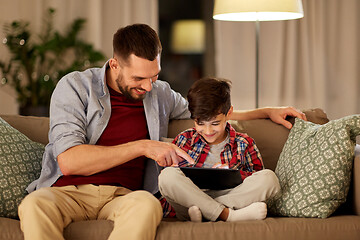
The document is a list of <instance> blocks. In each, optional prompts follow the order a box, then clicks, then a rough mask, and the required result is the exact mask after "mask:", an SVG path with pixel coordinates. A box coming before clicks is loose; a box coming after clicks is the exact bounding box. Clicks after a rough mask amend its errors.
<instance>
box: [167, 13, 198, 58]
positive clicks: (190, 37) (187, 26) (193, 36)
mask: <svg viewBox="0 0 360 240" xmlns="http://www.w3.org/2000/svg"><path fill="white" fill-rule="evenodd" d="M204 49H205V24H204V22H203V21H202V20H178V21H176V22H174V24H173V26H172V33H171V50H172V51H173V52H174V53H181V54H191V53H192V54H196V53H202V52H204Z"/></svg>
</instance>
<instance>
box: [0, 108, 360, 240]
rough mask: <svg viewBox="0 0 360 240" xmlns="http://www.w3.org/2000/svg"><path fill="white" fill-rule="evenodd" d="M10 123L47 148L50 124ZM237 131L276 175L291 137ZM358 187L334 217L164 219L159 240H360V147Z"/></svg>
mask: <svg viewBox="0 0 360 240" xmlns="http://www.w3.org/2000/svg"><path fill="white" fill-rule="evenodd" d="M305 112H306V114H307V117H308V120H310V121H312V122H315V123H319V124H323V123H326V122H327V121H328V119H327V116H326V114H325V113H324V112H323V111H322V110H320V109H314V110H309V111H305ZM0 117H2V118H3V119H4V120H5V121H7V122H8V123H10V124H11V125H12V126H13V127H15V128H16V129H18V130H19V131H21V132H22V133H24V134H25V135H27V136H28V137H29V138H30V139H32V140H33V141H37V142H41V143H47V132H48V128H49V119H48V118H39V117H24V116H2V115H0ZM231 124H232V125H233V126H234V127H235V129H236V130H237V131H240V132H246V133H248V134H249V135H250V136H252V137H253V138H254V139H255V141H256V143H257V145H258V147H259V149H260V152H261V154H262V156H263V159H264V164H265V167H266V168H269V169H272V170H274V169H275V167H276V163H277V160H278V157H279V155H280V152H281V150H282V147H283V145H284V143H285V141H286V139H287V136H288V134H289V131H288V130H287V129H285V128H284V127H282V126H280V125H277V124H275V123H273V122H271V121H270V120H268V119H262V120H252V121H233V122H231ZM189 127H192V121H191V120H174V121H172V122H171V123H170V126H169V134H168V137H175V136H176V134H177V133H179V132H180V131H182V130H184V129H186V128H189ZM353 172H354V174H353V181H352V186H351V190H350V192H349V195H348V200H347V202H346V203H345V204H343V205H342V206H341V207H340V209H339V210H338V211H337V212H336V213H335V214H333V215H332V216H331V217H329V218H326V219H316V218H288V217H273V216H268V217H267V218H266V219H265V220H259V221H241V222H236V223H227V222H204V223H192V222H180V221H176V220H175V219H164V220H163V221H162V222H161V224H160V226H159V227H158V231H157V235H156V239H158V240H162V239H206V240H211V239H276V240H282V239H284V240H289V239H291V240H296V239H302V240H304V239H306V240H315V239H316V240H317V239H328V240H330V239H339V240H343V239H354V240H355V239H360V146H359V145H357V146H356V152H355V159H354V170H353ZM112 227H113V224H112V222H110V221H105V220H94V221H82V222H75V223H71V224H70V225H69V226H68V227H67V228H66V229H65V231H64V236H65V238H66V239H86V240H91V239H94V240H95V239H96V240H101V239H107V237H108V236H109V233H110V231H111V229H112ZM2 239H4V240H5V239H6V240H8V239H23V235H22V232H21V230H20V224H19V221H18V220H14V219H8V218H2V217H0V240H2Z"/></svg>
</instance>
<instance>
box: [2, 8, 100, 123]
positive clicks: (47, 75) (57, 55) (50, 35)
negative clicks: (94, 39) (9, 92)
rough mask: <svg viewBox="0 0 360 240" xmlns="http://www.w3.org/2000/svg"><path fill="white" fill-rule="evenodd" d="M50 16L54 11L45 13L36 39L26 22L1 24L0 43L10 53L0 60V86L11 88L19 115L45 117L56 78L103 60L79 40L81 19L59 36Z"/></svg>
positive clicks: (98, 53)
mask: <svg viewBox="0 0 360 240" xmlns="http://www.w3.org/2000/svg"><path fill="white" fill-rule="evenodd" d="M54 14H55V10H54V9H52V8H50V9H48V10H47V13H46V15H45V19H44V24H43V27H42V31H41V33H40V34H39V35H37V37H36V36H33V35H34V34H32V33H31V31H30V30H29V22H26V21H13V22H11V23H6V24H4V32H5V38H4V39H3V44H5V45H6V46H7V48H8V50H9V52H10V59H9V60H8V61H7V62H4V61H0V70H1V74H2V77H1V84H3V85H5V84H8V85H10V86H12V87H13V88H14V89H15V91H16V93H17V101H18V103H19V106H20V109H19V113H20V114H22V115H45V116H47V115H48V108H49V104H50V97H51V94H52V92H53V90H54V88H55V86H56V84H57V82H58V81H59V80H60V78H61V77H62V76H64V75H65V74H67V73H69V72H72V71H75V70H79V71H81V70H84V69H86V68H89V67H92V66H95V65H96V63H98V62H99V61H102V60H104V58H105V57H104V55H103V54H102V53H101V52H99V51H96V50H94V48H93V46H92V45H91V44H88V43H86V42H85V41H82V40H80V39H79V37H78V35H79V32H80V31H81V30H82V28H83V27H84V24H85V20H84V19H81V18H78V19H75V20H74V21H73V22H72V23H71V24H70V26H69V28H68V30H67V31H66V32H65V33H64V34H61V33H60V32H58V31H56V30H54V29H53V17H54ZM35 38H36V40H37V41H35ZM39 109H40V110H39Z"/></svg>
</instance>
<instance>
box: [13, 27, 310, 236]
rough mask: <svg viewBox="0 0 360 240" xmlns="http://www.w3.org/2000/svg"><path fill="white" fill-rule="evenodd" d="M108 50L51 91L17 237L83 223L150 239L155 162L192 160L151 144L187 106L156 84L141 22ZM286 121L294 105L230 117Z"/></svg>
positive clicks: (156, 62) (153, 44) (154, 61)
mask: <svg viewBox="0 0 360 240" xmlns="http://www.w3.org/2000/svg"><path fill="white" fill-rule="evenodd" d="M113 48H114V53H113V58H111V59H109V60H108V61H107V62H106V63H105V65H104V66H103V67H102V68H92V69H88V70H86V71H84V72H73V73H70V74H68V75H66V76H65V77H63V78H62V79H61V80H60V81H59V83H58V84H57V87H56V89H55V90H54V93H53V95H52V100H51V106H50V131H49V144H48V145H47V146H46V150H45V154H44V157H43V163H42V171H41V175H40V178H39V179H38V180H36V181H34V182H33V183H31V184H30V185H29V187H28V188H27V190H28V191H29V192H30V194H29V195H27V197H26V198H25V199H24V200H23V202H22V203H21V205H20V206H19V216H20V220H21V229H22V231H23V232H24V236H25V239H37V240H41V239H63V229H64V228H65V227H66V226H67V225H68V224H69V223H71V222H72V221H80V220H90V219H109V220H113V221H114V229H113V231H112V233H111V235H110V237H109V239H120V238H121V239H154V238H155V234H156V228H157V226H158V224H159V223H160V221H161V218H162V209H161V205H160V203H159V201H158V200H157V199H156V198H155V197H154V196H153V195H152V194H155V193H156V192H157V175H158V173H159V167H158V165H160V166H169V165H172V164H177V163H178V162H179V161H181V159H180V157H182V158H185V159H187V160H188V161H189V162H191V161H192V159H191V158H190V157H189V156H188V155H187V154H186V153H185V152H183V151H182V150H181V149H179V148H177V147H176V146H175V145H173V144H170V143H163V142H159V141H158V140H159V139H160V137H165V136H166V135H167V129H168V121H169V119H176V118H177V119H184V118H189V117H190V114H189V112H188V110H187V101H186V100H185V99H184V98H183V97H182V96H181V95H180V94H179V93H176V92H174V91H173V90H172V89H171V88H170V86H169V85H168V84H167V83H166V82H163V81H160V80H157V78H158V75H159V72H160V69H161V68H160V54H161V49H162V48H161V43H160V40H159V38H158V36H157V34H156V32H155V31H154V30H153V29H152V28H150V27H149V26H147V25H144V24H135V25H131V26H127V27H125V28H121V29H119V30H118V31H117V32H116V33H115V35H114V40H113ZM287 115H292V116H296V117H300V118H304V115H303V114H302V113H301V112H298V111H297V110H296V109H294V108H263V109H257V110H252V111H246V112H235V113H234V114H233V116H232V118H233V119H255V118H268V117H270V118H271V119H272V120H273V121H275V122H277V123H280V124H283V125H285V126H287V127H289V128H290V127H291V124H290V123H289V122H287V121H285V120H284V119H285V117H286V116H287ZM156 163H157V164H156ZM141 189H145V190H147V191H144V190H141ZM34 190H36V191H34ZM129 229H131V231H128V230H129Z"/></svg>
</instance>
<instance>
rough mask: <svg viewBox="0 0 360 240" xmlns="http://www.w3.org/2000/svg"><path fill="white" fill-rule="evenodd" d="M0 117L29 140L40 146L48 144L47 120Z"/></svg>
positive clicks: (26, 117) (11, 116) (15, 116)
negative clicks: (40, 144)
mask: <svg viewBox="0 0 360 240" xmlns="http://www.w3.org/2000/svg"><path fill="white" fill-rule="evenodd" d="M0 117H1V118H2V119H4V120H5V121H6V122H7V123H9V124H10V125H11V126H13V127H14V128H16V129H17V130H19V131H20V132H22V133H23V134H25V135H26V136H27V137H28V138H30V139H31V140H33V141H35V142H39V143H42V144H47V143H48V141H49V140H48V132H49V118H47V117H32V116H20V115H0Z"/></svg>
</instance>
